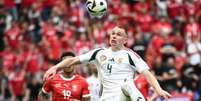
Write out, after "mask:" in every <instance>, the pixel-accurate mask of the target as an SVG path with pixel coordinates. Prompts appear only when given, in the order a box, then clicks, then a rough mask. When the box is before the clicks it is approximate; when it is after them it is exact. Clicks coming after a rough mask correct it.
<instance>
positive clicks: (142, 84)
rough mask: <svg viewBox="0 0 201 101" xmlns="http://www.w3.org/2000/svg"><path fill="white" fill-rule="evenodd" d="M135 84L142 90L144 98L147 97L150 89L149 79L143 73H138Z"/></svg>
mask: <svg viewBox="0 0 201 101" xmlns="http://www.w3.org/2000/svg"><path fill="white" fill-rule="evenodd" d="M135 84H136V86H137V88H138V89H139V90H140V92H141V93H142V95H143V96H144V98H147V97H148V91H149V84H148V82H147V80H146V79H145V78H144V77H143V76H142V75H138V76H137V77H136V78H135Z"/></svg>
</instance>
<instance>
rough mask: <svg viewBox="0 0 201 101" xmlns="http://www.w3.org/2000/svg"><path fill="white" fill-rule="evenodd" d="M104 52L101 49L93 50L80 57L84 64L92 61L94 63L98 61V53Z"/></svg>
mask: <svg viewBox="0 0 201 101" xmlns="http://www.w3.org/2000/svg"><path fill="white" fill-rule="evenodd" d="M100 50H102V49H101V48H99V49H94V50H91V51H89V52H87V53H85V54H82V55H80V56H79V59H80V62H82V63H86V62H90V61H94V60H96V55H97V54H98V52H99V51H100Z"/></svg>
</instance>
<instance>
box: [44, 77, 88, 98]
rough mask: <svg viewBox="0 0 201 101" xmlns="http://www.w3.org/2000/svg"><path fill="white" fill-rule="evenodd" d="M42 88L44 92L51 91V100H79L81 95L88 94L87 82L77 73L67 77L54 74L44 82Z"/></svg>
mask: <svg viewBox="0 0 201 101" xmlns="http://www.w3.org/2000/svg"><path fill="white" fill-rule="evenodd" d="M42 90H43V92H44V93H48V92H52V95H53V98H52V99H53V101H71V100H72V99H77V100H81V99H82V97H87V96H89V89H88V83H87V81H86V80H85V79H84V78H83V77H81V76H79V75H74V76H73V77H71V78H70V79H67V78H64V77H63V75H61V74H56V75H55V77H54V78H53V79H49V80H48V81H46V82H45V84H44V85H43V88H42Z"/></svg>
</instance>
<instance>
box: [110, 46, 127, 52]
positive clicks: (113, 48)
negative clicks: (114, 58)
mask: <svg viewBox="0 0 201 101" xmlns="http://www.w3.org/2000/svg"><path fill="white" fill-rule="evenodd" d="M123 47H124V46H121V47H114V46H112V47H111V49H112V51H114V52H116V51H119V50H121V49H123Z"/></svg>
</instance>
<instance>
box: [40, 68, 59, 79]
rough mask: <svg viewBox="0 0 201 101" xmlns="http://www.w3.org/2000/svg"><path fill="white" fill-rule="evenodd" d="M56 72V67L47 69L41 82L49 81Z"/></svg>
mask: <svg viewBox="0 0 201 101" xmlns="http://www.w3.org/2000/svg"><path fill="white" fill-rule="evenodd" d="M56 72H57V67H51V68H49V69H48V70H47V71H46V72H45V74H44V76H43V80H44V81H45V80H47V79H51V78H52V77H54V76H55V74H56Z"/></svg>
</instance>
